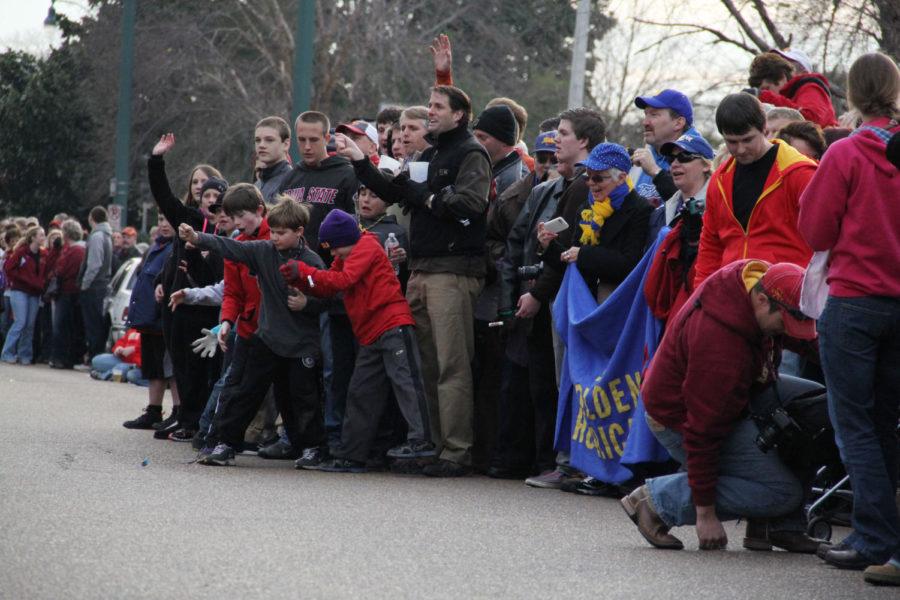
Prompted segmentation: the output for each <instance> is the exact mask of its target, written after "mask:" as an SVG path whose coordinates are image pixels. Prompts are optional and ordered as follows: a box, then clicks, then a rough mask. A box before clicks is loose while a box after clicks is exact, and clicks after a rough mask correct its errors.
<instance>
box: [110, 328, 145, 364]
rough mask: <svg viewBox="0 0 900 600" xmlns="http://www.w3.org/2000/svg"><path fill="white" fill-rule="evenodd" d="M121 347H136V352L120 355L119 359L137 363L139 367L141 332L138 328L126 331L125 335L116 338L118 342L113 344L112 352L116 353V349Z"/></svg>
mask: <svg viewBox="0 0 900 600" xmlns="http://www.w3.org/2000/svg"><path fill="white" fill-rule="evenodd" d="M119 348H121V349H123V350H124V349H125V348H134V352H132V353H131V354H129V355H128V356H120V357H119V359H120V360H121V361H122V362H125V363H128V364H131V365H137V366H138V368H140V366H141V332H140V331H138V330H137V329H129V330H128V331H126V332H125V335H123V336H122V337H120V338H119V339H118V340H116V343H115V344H113V347H112V353H113V354H115V353H116V350H118V349H119Z"/></svg>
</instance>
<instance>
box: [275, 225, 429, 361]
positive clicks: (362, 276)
mask: <svg viewBox="0 0 900 600" xmlns="http://www.w3.org/2000/svg"><path fill="white" fill-rule="evenodd" d="M291 264H296V265H297V270H298V272H299V274H300V279H299V280H298V281H297V282H296V285H297V287H299V288H300V289H301V290H302V291H304V292H305V293H308V294H311V295H313V296H318V297H322V298H327V297H330V296H334V295H335V294H338V293H339V292H344V306H345V307H346V308H347V316H348V317H349V318H350V324H351V325H352V327H353V334H354V335H355V336H356V339H357V340H359V343H360V344H363V345H364V346H367V345H369V344H371V343H373V342H374V341H376V340H377V339H378V338H379V337H381V334H383V333H384V332H386V331H387V330H389V329H393V328H394V327H400V326H401V325H414V324H415V321H414V320H413V316H412V312H411V311H410V310H409V304H408V303H407V302H406V298H404V297H403V292H402V291H401V290H400V281H399V280H398V279H397V276H396V275H395V274H394V267H393V265H392V264H391V261H390V260H388V257H387V254H386V253H385V251H384V248H383V247H382V245H381V242H380V241H379V240H378V236H377V235H375V234H374V233H363V234H362V237H360V238H359V241H358V242H357V243H356V245H355V246H354V247H353V251H352V252H350V255H349V256H347V258H346V259H341V258H335V259H334V262H332V263H331V269H330V270H328V271H320V270H318V269H316V268H315V267H311V266H309V265H307V264H305V263H302V262H299V261H296V262H295V261H291ZM307 277H312V279H313V281H314V282H315V286H314V287H310V286H309V281H308V280H307Z"/></svg>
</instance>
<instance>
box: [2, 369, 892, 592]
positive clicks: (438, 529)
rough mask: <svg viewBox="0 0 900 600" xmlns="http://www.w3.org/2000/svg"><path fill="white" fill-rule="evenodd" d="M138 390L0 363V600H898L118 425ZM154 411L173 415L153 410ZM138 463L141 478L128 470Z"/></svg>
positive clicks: (533, 496) (571, 511)
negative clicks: (225, 460)
mask: <svg viewBox="0 0 900 600" xmlns="http://www.w3.org/2000/svg"><path fill="white" fill-rule="evenodd" d="M145 402H146V392H145V391H144V390H142V389H141V388H137V387H135V386H130V385H127V384H117V383H101V382H96V381H93V380H91V379H89V378H88V377H87V375H84V374H82V373H75V372H60V371H51V370H49V369H47V368H44V367H15V366H8V365H5V364H4V365H0V598H3V599H7V598H8V599H16V600H19V599H31V598H50V599H59V598H166V597H169V598H191V599H193V598H265V597H268V598H358V597H365V598H426V597H427V598H591V599H592V600H596V599H598V598H600V599H602V598H647V599H651V598H652V599H663V598H684V599H686V598H715V599H723V598H754V599H766V600H769V599H773V600H774V599H781V598H790V599H791V600H801V599H804V598H810V599H822V598H853V599H860V598H894V599H896V598H898V594H897V591H896V588H893V589H889V588H874V587H871V586H868V585H867V584H865V583H864V582H863V581H862V575H861V573H856V572H842V571H838V570H834V569H831V568H829V567H826V566H824V565H823V564H822V563H821V562H820V561H819V560H818V559H816V558H815V557H810V556H796V555H789V554H787V553H783V552H774V553H754V552H748V551H744V550H742V549H740V542H741V537H742V533H743V527H742V526H739V525H734V524H729V525H728V526H727V531H728V535H729V539H730V547H731V549H730V550H729V551H726V552H700V551H698V550H697V544H696V537H695V536H694V532H693V530H692V529H691V528H684V529H680V530H676V531H675V532H674V533H675V534H676V535H678V536H680V537H681V539H682V540H684V541H685V542H686V545H687V549H686V550H684V551H681V552H667V551H659V550H655V549H652V548H650V547H648V546H647V545H646V543H645V542H644V541H643V539H642V538H640V536H639V535H638V533H637V531H636V529H635V528H634V526H633V525H632V524H631V522H630V521H629V520H628V519H627V518H626V517H625V514H624V513H623V511H622V509H621V508H620V507H619V504H618V502H616V501H615V500H611V499H598V498H588V497H582V496H575V495H571V494H565V493H561V492H557V491H546V490H535V489H530V488H527V487H526V486H525V485H523V484H522V483H519V482H510V481H494V480H491V479H487V478H484V477H470V478H465V479H453V480H433V479H426V478H420V477H411V476H395V475H390V474H382V473H373V474H365V475H349V474H328V473H314V472H309V471H302V472H301V471H296V470H294V469H293V468H292V465H291V464H290V463H287V462H268V461H264V460H262V459H259V458H255V457H240V456H239V457H238V465H237V466H236V467H232V468H207V467H201V466H198V465H193V464H189V461H190V459H191V458H192V456H193V453H192V451H191V449H190V448H189V447H188V445H187V444H177V443H174V442H168V441H156V440H153V439H152V438H151V435H150V434H149V432H145V431H129V430H126V429H124V428H123V427H122V426H121V422H122V421H124V420H126V419H128V418H133V417H135V416H136V415H137V414H139V413H140V410H141V408H142V407H143V406H144V404H145ZM167 402H168V401H167ZM145 459H148V460H149V463H148V464H147V466H142V462H143V461H144V460H145Z"/></svg>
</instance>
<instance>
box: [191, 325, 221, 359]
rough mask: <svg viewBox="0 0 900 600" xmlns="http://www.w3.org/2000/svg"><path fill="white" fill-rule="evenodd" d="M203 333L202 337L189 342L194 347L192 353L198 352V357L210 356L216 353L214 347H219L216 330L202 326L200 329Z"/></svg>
mask: <svg viewBox="0 0 900 600" xmlns="http://www.w3.org/2000/svg"><path fill="white" fill-rule="evenodd" d="M200 333H202V334H203V337H202V338H197V339H196V340H194V341H193V342H191V346H193V348H194V354H199V355H200V358H211V357H213V356H215V355H216V348H218V347H219V338H218V336H216V332H215V331H212V330H209V329H206V328H203V329H201V330H200Z"/></svg>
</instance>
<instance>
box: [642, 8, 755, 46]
mask: <svg viewBox="0 0 900 600" xmlns="http://www.w3.org/2000/svg"><path fill="white" fill-rule="evenodd" d="M634 20H635V21H637V22H638V23H643V24H645V25H656V26H658V27H687V28H690V29H691V30H692V31H689V32H687V33H709V34H711V35H713V36H715V37H716V38H718V40H719V41H720V42H721V43H723V44H731V45H733V46H737V47H738V48H740V49H741V50H744V51H746V52H749V53H750V54H754V55H755V54H758V53H759V50H757V49H756V48H753V47H752V46H748V45H747V44H745V43H743V42H741V41H738V40H736V39H734V38H731V37H728V36H727V35H725V34H724V33H722V32H721V31H719V30H718V29H713V28H712V27H706V26H705V25H696V24H694V23H660V22H658V21H648V20H646V19H640V18H637V17H635V19H634Z"/></svg>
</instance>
